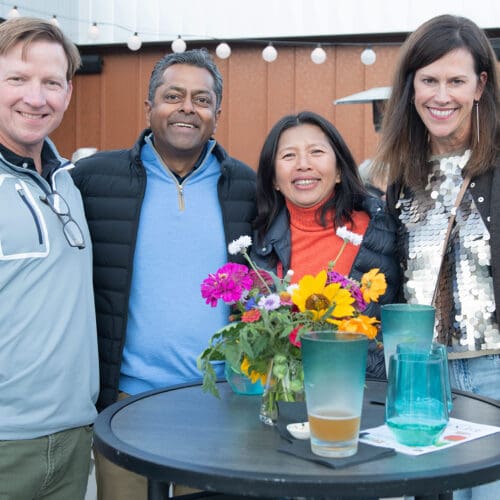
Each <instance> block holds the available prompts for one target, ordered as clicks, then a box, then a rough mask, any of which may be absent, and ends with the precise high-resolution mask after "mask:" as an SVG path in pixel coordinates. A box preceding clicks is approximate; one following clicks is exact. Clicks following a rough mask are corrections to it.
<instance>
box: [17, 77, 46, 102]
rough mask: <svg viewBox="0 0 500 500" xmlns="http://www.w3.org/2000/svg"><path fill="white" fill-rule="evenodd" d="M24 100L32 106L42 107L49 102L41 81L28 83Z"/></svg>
mask: <svg viewBox="0 0 500 500" xmlns="http://www.w3.org/2000/svg"><path fill="white" fill-rule="evenodd" d="M23 101H24V102H25V103H26V104H28V105H29V106H31V107H32V108H40V107H42V106H44V105H45V104H46V102H47V100H46V98H45V92H44V90H43V86H42V85H41V84H40V83H39V82H32V83H30V85H26V87H25V94H24V98H23Z"/></svg>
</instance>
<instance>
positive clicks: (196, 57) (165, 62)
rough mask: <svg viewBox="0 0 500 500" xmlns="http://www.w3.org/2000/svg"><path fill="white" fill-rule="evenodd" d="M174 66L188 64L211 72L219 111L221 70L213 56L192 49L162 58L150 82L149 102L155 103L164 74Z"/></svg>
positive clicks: (221, 84) (221, 85) (221, 83)
mask: <svg viewBox="0 0 500 500" xmlns="http://www.w3.org/2000/svg"><path fill="white" fill-rule="evenodd" d="M173 64H187V65H190V66H196V67H197V68H204V69H206V70H208V71H209V72H210V74H211V75H212V77H213V79H214V88H213V90H214V92H215V97H216V102H215V108H216V109H219V108H220V105H221V102H222V87H223V82H222V75H221V74H220V71H219V68H217V65H216V64H215V62H214V60H213V59H212V56H211V55H210V54H209V53H208V51H207V50H206V49H192V50H187V51H186V52H181V53H175V52H174V53H172V54H168V55H166V56H164V57H162V58H161V59H160V60H159V61H158V62H157V63H156V64H155V67H154V68H153V72H152V73H151V78H150V80H149V90H148V100H149V102H153V101H154V98H155V93H156V89H157V88H158V87H159V86H160V85H162V83H163V73H164V72H165V70H166V69H167V68H168V67H169V66H172V65H173Z"/></svg>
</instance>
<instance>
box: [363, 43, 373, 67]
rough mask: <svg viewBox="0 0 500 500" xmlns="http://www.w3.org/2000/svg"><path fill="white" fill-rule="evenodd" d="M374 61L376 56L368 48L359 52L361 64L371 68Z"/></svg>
mask: <svg viewBox="0 0 500 500" xmlns="http://www.w3.org/2000/svg"><path fill="white" fill-rule="evenodd" d="M376 60H377V54H375V51H374V50H373V49H371V48H370V47H368V48H367V49H365V50H363V52H361V62H362V63H363V64H364V65H365V66H371V65H372V64H373V63H374V62H375V61H376Z"/></svg>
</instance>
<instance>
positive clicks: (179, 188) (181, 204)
mask: <svg viewBox="0 0 500 500" xmlns="http://www.w3.org/2000/svg"><path fill="white" fill-rule="evenodd" d="M177 198H178V199H179V210H180V211H181V212H184V189H183V188H182V186H181V185H180V184H179V185H178V186H177Z"/></svg>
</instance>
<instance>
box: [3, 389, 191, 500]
mask: <svg viewBox="0 0 500 500" xmlns="http://www.w3.org/2000/svg"><path fill="white" fill-rule="evenodd" d="M128 397H129V394H126V393H124V392H120V394H119V395H118V400H121V399H125V398H128ZM94 459H95V470H96V481H97V498H98V500H147V497H148V480H147V478H146V477H144V476H140V475H139V474H136V473H135V472H131V471H128V470H126V469H123V468H122V467H119V466H118V465H115V464H114V463H113V462H110V461H109V460H108V459H107V458H105V457H104V456H103V455H101V454H100V453H99V452H98V451H97V450H96V449H95V448H94ZM196 491H199V490H195V489H193V488H188V487H187V486H182V485H175V487H174V495H175V496H178V495H185V494H188V493H194V492H196ZM0 499H1V497H0ZM1 500H3V499H1Z"/></svg>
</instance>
